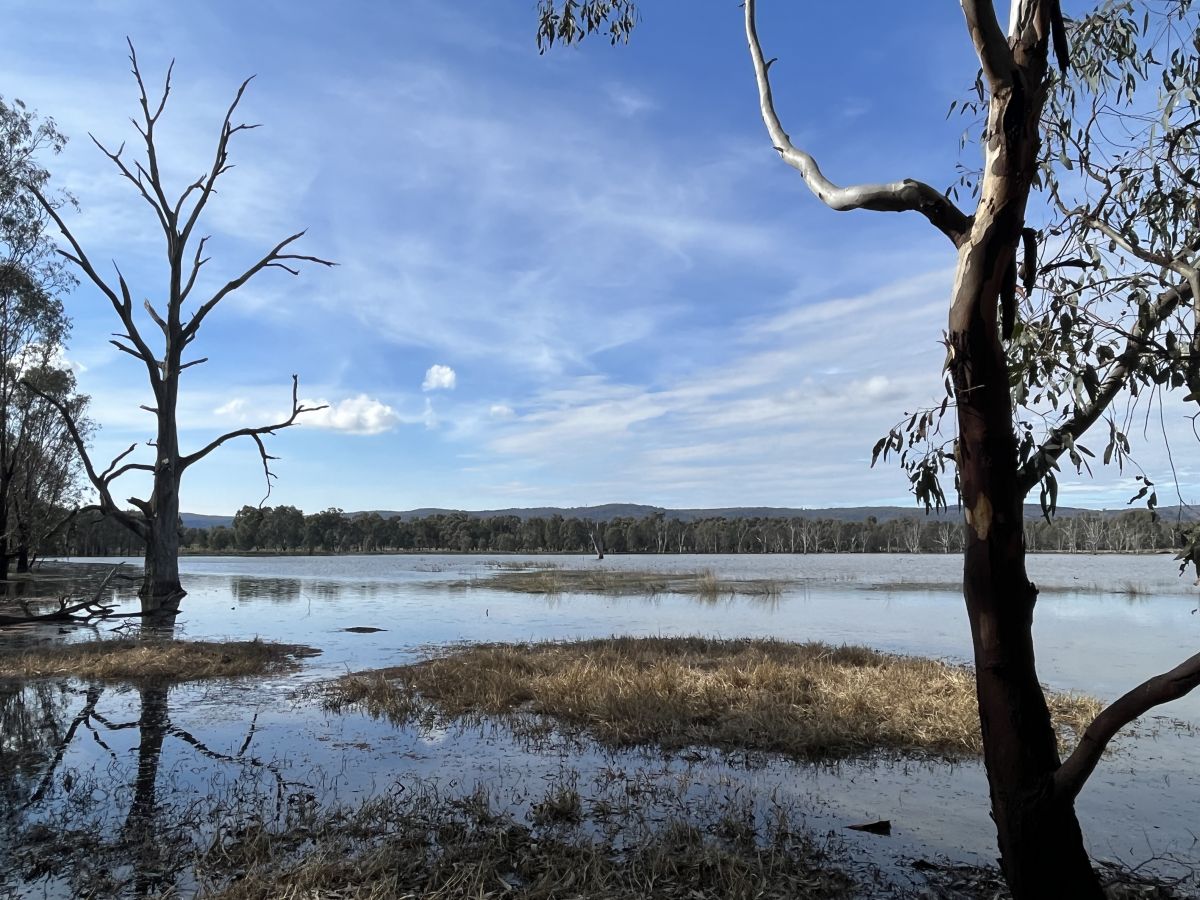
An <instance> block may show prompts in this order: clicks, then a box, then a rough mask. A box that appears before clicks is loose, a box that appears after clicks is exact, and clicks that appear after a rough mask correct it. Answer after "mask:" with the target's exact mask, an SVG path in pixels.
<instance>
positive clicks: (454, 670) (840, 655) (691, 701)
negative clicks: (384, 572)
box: [328, 637, 1100, 759]
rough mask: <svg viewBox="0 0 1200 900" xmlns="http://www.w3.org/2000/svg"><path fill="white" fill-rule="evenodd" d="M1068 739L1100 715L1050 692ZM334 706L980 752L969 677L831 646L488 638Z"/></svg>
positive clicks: (721, 739) (740, 744) (826, 751)
mask: <svg viewBox="0 0 1200 900" xmlns="http://www.w3.org/2000/svg"><path fill="white" fill-rule="evenodd" d="M1048 699H1049V703H1050V708H1051V713H1052V715H1053V717H1054V720H1055V723H1056V725H1057V726H1058V729H1059V732H1060V735H1061V736H1062V738H1063V739H1064V742H1066V741H1067V740H1068V739H1069V738H1070V736H1071V735H1078V734H1081V733H1082V731H1083V729H1084V728H1086V726H1087V724H1088V723H1089V722H1091V720H1092V718H1093V717H1094V716H1095V715H1096V713H1098V712H1099V710H1100V703H1099V701H1097V700H1094V699H1092V698H1089V697H1082V696H1078V695H1074V694H1061V693H1051V694H1050V695H1049V697H1048ZM328 702H329V704H330V705H331V706H333V707H334V708H342V707H348V706H358V707H361V708H363V709H365V710H366V711H367V712H369V713H370V714H371V715H375V716H381V717H387V718H389V719H391V720H393V721H396V722H400V723H408V722H414V721H416V722H421V721H426V722H428V721H434V720H437V719H438V718H442V719H462V718H467V719H476V718H478V717H482V716H491V717H499V718H502V719H503V720H505V722H506V724H508V725H509V726H510V727H512V728H513V729H514V730H515V731H516V732H517V733H519V734H526V735H536V734H539V733H542V732H544V731H545V728H546V722H547V720H548V719H549V720H553V721H554V722H556V723H558V724H561V725H565V726H567V727H568V728H571V729H574V730H577V731H582V732H584V733H587V734H589V735H590V736H591V737H593V738H594V739H596V740H598V741H600V742H602V743H605V744H609V745H615V746H626V745H637V744H648V745H656V746H659V747H662V748H664V749H667V750H672V749H680V748H683V747H687V746H691V745H707V746H713V747H718V748H721V749H726V750H750V751H770V752H779V753H784V754H788V755H791V756H796V757H803V758H815V759H819V758H834V757H850V756H858V755H864V754H869V753H872V752H875V751H890V752H898V753H916V754H931V755H939V756H946V757H965V756H974V755H977V754H979V753H980V752H982V745H981V743H980V737H979V718H978V711H977V710H978V708H977V706H976V698H975V681H974V675H973V673H972V672H971V670H969V669H967V668H965V667H961V666H952V665H948V664H946V663H942V662H938V661H936V660H929V659H920V658H916V657H908V656H897V655H894V654H888V653H880V652H878V651H875V650H871V649H868V648H865V647H832V646H829V645H827V644H821V643H804V644H798V643H787V642H784V641H773V640H732V641H727V640H708V639H704V638H664V637H655V638H632V637H621V638H608V639H603V640H586V641H575V642H570V643H555V642H546V643H534V644H481V645H474V646H467V647H463V648H459V649H456V650H454V651H453V652H450V653H448V654H446V655H441V656H435V657H432V658H430V659H427V660H424V661H422V662H419V663H416V664H413V665H407V666H398V667H395V668H390V669H384V670H380V671H376V672H368V673H361V674H355V675H348V676H345V677H343V678H341V679H339V680H338V681H337V682H335V683H334V684H333V685H332V686H331V687H330V692H329V695H328Z"/></svg>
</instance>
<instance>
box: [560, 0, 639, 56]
mask: <svg viewBox="0 0 1200 900" xmlns="http://www.w3.org/2000/svg"><path fill="white" fill-rule="evenodd" d="M637 20H638V15H637V5H636V4H635V3H634V2H633V0H562V2H561V3H560V2H559V0H538V31H537V44H538V50H539V51H540V52H542V53H545V52H546V51H547V50H548V49H550V48H551V47H553V46H554V43H555V41H557V42H558V43H560V44H563V45H566V46H570V45H571V44H576V43H578V42H579V41H582V40H583V39H584V38H585V37H587V36H588V35H590V34H598V33H599V34H606V35H607V36H608V39H609V41H610V42H611V43H612V44H614V45H615V44H618V43H622V42H624V43H628V41H629V35H630V32H632V31H633V28H634V26H635V25H636V24H637Z"/></svg>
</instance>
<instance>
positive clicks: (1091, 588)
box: [0, 555, 1200, 896]
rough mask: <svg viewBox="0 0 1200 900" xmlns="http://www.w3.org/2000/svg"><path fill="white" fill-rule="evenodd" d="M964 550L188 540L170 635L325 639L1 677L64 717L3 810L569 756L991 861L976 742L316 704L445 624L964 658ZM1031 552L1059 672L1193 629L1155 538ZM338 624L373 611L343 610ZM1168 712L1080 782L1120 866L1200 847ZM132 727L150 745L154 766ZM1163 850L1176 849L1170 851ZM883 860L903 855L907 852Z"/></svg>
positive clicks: (1140, 660)
mask: <svg viewBox="0 0 1200 900" xmlns="http://www.w3.org/2000/svg"><path fill="white" fill-rule="evenodd" d="M522 563H530V564H540V565H549V566H561V567H565V568H584V567H586V568H598V569H611V570H616V569H624V570H638V571H655V572H664V573H667V572H697V571H700V570H704V569H711V570H713V571H714V572H715V574H716V575H717V576H718V577H720V578H727V579H751V578H760V579H773V580H777V581H779V582H781V583H782V584H783V585H784V590H783V591H782V593H781V595H780V596H779V597H778V598H777V599H772V600H762V599H757V598H745V597H730V598H723V599H720V600H717V601H715V602H713V601H704V600H700V599H697V598H694V597H683V596H678V595H669V594H663V595H656V596H640V595H639V596H630V597H612V596H597V595H582V594H581V595H573V594H563V595H555V596H542V595H530V594H520V593H511V592H506V591H498V590H495V589H493V588H488V587H485V586H484V584H485V582H486V580H487V579H488V578H490V577H491V576H492V575H493V574H495V572H496V571H497V568H498V567H499V566H512V565H517V564H522ZM961 564H962V563H961V558H960V557H957V556H901V555H845V556H835V555H822V556H785V555H778V556H748V555H742V556H695V557H688V556H619V557H610V558H608V559H605V560H604V561H602V562H600V561H596V560H594V559H591V558H587V557H578V556H575V557H567V556H550V557H522V556H458V555H454V556H449V555H429V556H418V555H404V556H361V557H353V556H341V557H278V558H271V557H251V558H247V557H189V558H186V559H185V560H183V561H182V565H181V567H182V569H183V572H184V582H185V587H186V588H187V590H188V596H187V597H186V598H185V599H184V601H183V612H182V615H181V616H180V619H179V629H178V630H179V632H180V633H182V635H183V636H185V637H188V638H197V639H199V638H216V637H238V638H244V637H247V636H250V635H261V636H263V637H265V638H269V639H272V640H280V641H287V642H296V643H305V644H310V645H312V646H315V647H318V648H320V649H321V650H322V651H323V652H322V655H321V656H319V657H316V658H315V659H311V660H307V661H305V664H304V668H303V669H302V670H301V672H300V673H298V674H292V675H288V676H284V677H281V678H276V679H268V680H266V681H261V680H256V681H250V682H244V683H235V684H232V685H221V686H212V685H208V686H202V687H196V686H181V687H177V688H174V689H172V690H171V691H170V692H160V694H156V693H154V692H153V691H148V690H119V689H113V688H106V689H104V690H101V691H99V693H97V692H96V689H94V688H93V689H92V691H91V693H89V692H88V689H87V688H86V686H82V685H72V684H64V685H54V686H48V685H41V686H37V687H35V686H24V687H15V686H9V688H8V689H7V691H0V700H3V701H4V702H5V703H6V704H7V705H9V706H12V705H14V704H15V705H24V706H25V707H28V708H29V709H31V710H34V712H32V713H31V714H30V715H31V716H43V717H45V718H48V719H53V720H54V721H55V723H56V724H55V728H54V729H52V733H53V736H54V738H53V739H51V738H49V737H48V738H47V739H46V740H45V742H44V743H45V746H44V747H42V748H41V751H40V752H34V751H32V750H31V751H28V752H25V753H24V755H23V756H22V755H21V754H19V753H16V752H14V751H12V750H11V748H10V749H9V750H8V751H4V750H0V770H3V784H2V785H0V802H4V803H5V804H6V808H5V813H4V815H5V819H6V821H7V822H8V823H9V824H14V823H15V824H20V823H26V824H27V823H28V821H30V820H31V819H36V818H37V817H39V816H41V817H44V818H45V820H46V821H48V822H49V821H53V820H54V819H55V816H56V815H59V814H60V813H61V810H62V808H63V805H64V804H66V803H68V802H69V800H70V796H69V795H70V791H69V790H64V788H63V784H62V780H63V778H64V777H65V773H68V772H76V773H79V774H78V775H76V776H74V778H73V779H72V780H75V779H78V778H82V777H84V776H85V775H90V777H91V778H92V780H93V782H96V783H97V784H99V785H101V786H100V787H96V788H95V790H97V791H100V792H101V793H103V795H104V797H105V800H104V804H106V805H107V806H108V807H110V808H111V815H112V817H113V821H114V822H124V823H126V825H127V823H128V820H129V817H130V816H131V814H132V812H133V811H134V810H135V809H136V808H138V805H139V804H141V805H142V806H143V807H144V806H145V804H146V803H147V800H148V798H149V802H150V803H151V805H158V806H162V805H167V804H170V803H173V802H175V803H177V802H182V801H183V800H185V799H186V798H187V797H188V796H191V795H196V794H202V793H204V792H205V791H208V792H212V791H216V790H220V789H226V788H227V787H228V786H229V785H232V784H236V783H244V782H245V781H246V780H247V779H250V780H253V779H255V778H260V779H265V780H264V781H263V783H264V784H266V783H267V782H270V781H271V780H272V779H273V780H274V781H275V782H276V783H280V782H285V783H287V784H290V785H303V786H305V790H306V791H308V792H310V793H311V794H312V795H313V796H314V797H316V798H318V799H319V800H320V801H330V800H347V799H352V798H354V797H359V796H368V795H371V794H373V793H378V792H380V791H383V790H387V789H388V786H389V785H390V784H391V783H392V782H393V781H394V780H395V779H396V778H410V777H412V778H415V777H419V778H433V779H437V780H438V781H439V782H440V783H442V784H445V785H446V786H448V787H461V788H462V789H464V790H468V789H470V787H471V786H472V785H474V784H475V783H483V784H487V785H488V786H489V787H491V788H493V789H496V790H499V791H500V792H502V793H503V792H507V793H508V795H510V796H512V797H514V798H518V797H527V796H530V795H532V794H534V793H536V791H535V790H534V788H535V787H536V786H537V785H538V784H540V783H542V782H544V781H545V779H547V778H550V777H553V776H554V775H556V774H561V773H562V772H563V771H564V768H565V767H566V768H570V769H571V770H572V771H573V772H577V773H580V775H581V776H582V778H583V780H584V783H586V782H587V780H588V778H590V777H592V776H593V775H594V774H595V773H597V772H609V773H611V772H613V771H619V772H623V773H632V772H638V773H641V777H644V778H646V779H649V780H651V781H653V780H656V779H657V780H670V781H671V782H672V783H673V784H675V785H679V784H684V783H686V785H687V790H688V791H693V792H699V793H704V792H710V793H711V792H713V791H720V792H725V793H726V794H728V793H729V792H731V791H732V792H734V793H742V794H744V795H745V796H746V797H747V798H750V799H751V800H752V802H755V803H762V802H764V800H763V798H766V797H772V798H775V799H776V800H778V799H779V798H781V797H782V798H785V799H786V800H788V801H789V802H790V803H792V804H794V805H795V806H796V807H798V808H800V809H802V810H803V811H804V815H805V818H806V821H807V823H808V824H809V825H810V827H812V828H814V829H816V830H817V831H825V830H829V831H834V832H836V833H837V834H838V835H839V837H840V838H841V839H844V840H845V841H847V842H849V844H850V845H851V849H852V850H853V851H855V852H858V853H861V854H862V855H863V856H866V857H870V858H872V859H875V860H879V859H885V860H887V859H890V860H893V861H895V860H902V859H904V858H909V859H911V858H921V857H925V858H933V857H939V856H941V857H947V858H949V859H951V860H956V861H966V862H974V863H979V862H990V861H991V860H993V859H994V856H995V851H994V836H993V832H992V829H991V827H990V821H989V819H988V815H987V809H986V802H985V801H986V796H987V788H986V782H985V780H984V777H983V773H982V771H981V767H980V766H979V765H978V764H977V763H964V764H958V765H954V766H949V765H946V764H943V763H940V762H895V761H891V762H888V761H861V762H853V763H843V764H841V765H838V766H836V767H829V766H814V765H802V764H797V763H793V762H789V761H786V760H780V759H771V758H762V759H755V760H753V761H750V762H751V763H752V764H747V761H746V760H739V759H729V758H724V757H722V756H720V755H719V754H711V753H703V754H699V755H698V756H699V758H689V759H683V758H672V759H663V758H662V757H661V756H658V755H655V754H653V753H645V752H622V753H612V752H605V751H600V750H597V749H595V748H583V749H581V748H578V747H576V748H574V749H572V750H571V751H570V752H568V751H567V750H566V749H563V748H561V747H560V749H559V751H558V752H554V751H553V750H549V751H548V750H546V749H545V748H543V749H541V750H538V749H533V748H528V747H522V746H520V745H518V744H515V743H513V742H512V741H511V740H509V739H508V737H507V735H506V733H505V732H504V730H503V729H501V728H495V727H488V726H484V727H482V728H476V729H449V730H446V729H433V730H428V729H427V730H420V729H409V728H395V727H393V726H391V725H388V724H386V723H380V722H374V721H371V720H369V719H367V718H365V717H363V716H361V715H357V714H348V715H339V714H333V713H329V712H326V711H324V710H322V709H321V707H320V705H319V703H318V702H316V700H315V699H314V698H313V696H312V691H311V688H312V687H313V686H315V685H316V684H318V683H319V682H321V681H324V680H327V679H328V678H330V677H333V676H336V675H339V674H342V673H344V672H347V671H354V670H360V669H367V668H373V667H378V666H384V665H394V664H396V663H399V662H405V661H409V660H412V659H414V658H417V657H419V656H420V655H421V654H423V653H425V652H428V650H429V649H430V648H432V647H438V646H442V645H446V644H449V643H454V642H461V641H520V640H538V639H571V638H581V637H593V636H608V635H612V634H633V635H652V634H662V635H692V634H701V635H709V636H720V637H759V636H767V637H775V638H780V639H784V640H798V641H804V640H823V641H828V642H832V643H843V642H845V643H861V644H866V645H869V646H872V647H875V648H878V649H882V650H887V651H895V652H902V653H913V654H920V655H927V656H934V657H939V658H943V659H947V660H951V661H967V660H968V659H969V656H970V639H969V634H968V631H967V623H966V615H965V612H964V610H963V606H962V601H961V598H960V597H959V596H958V595H957V594H956V593H955V585H956V582H957V581H958V579H959V577H960V570H961ZM1029 568H1030V574H1031V577H1032V578H1033V579H1034V581H1035V582H1037V583H1038V584H1039V585H1040V586H1041V587H1042V589H1043V591H1042V595H1041V599H1040V601H1039V603H1038V608H1037V617H1036V629H1035V630H1036V636H1037V648H1038V654H1039V662H1040V672H1041V676H1042V679H1043V681H1045V682H1047V683H1048V684H1050V685H1051V686H1053V687H1055V688H1059V689H1068V690H1080V691H1086V692H1088V693H1091V694H1094V695H1097V696H1100V697H1101V698H1103V699H1113V698H1115V697H1116V696H1118V695H1119V694H1121V693H1122V692H1123V691H1125V690H1127V689H1129V688H1130V687H1132V686H1133V685H1134V684H1136V683H1138V682H1139V681H1141V680H1143V679H1144V678H1146V677H1148V676H1150V675H1152V674H1155V673H1157V672H1160V671H1163V670H1165V669H1167V668H1170V667H1171V666H1173V665H1175V664H1177V663H1178V662H1179V661H1181V660H1182V659H1184V658H1186V657H1188V656H1190V655H1192V654H1193V653H1195V652H1196V650H1197V647H1198V646H1200V614H1197V613H1196V608H1197V589H1196V588H1195V587H1194V586H1193V584H1192V579H1191V577H1190V576H1185V577H1180V576H1179V572H1178V567H1177V565H1176V564H1175V563H1173V562H1172V560H1171V559H1170V558H1169V557H1166V556H1114V555H1105V556H1062V555H1044V556H1041V555H1039V556H1034V557H1031V559H1030V564H1029ZM130 602H132V600H131V599H130ZM350 626H369V627H373V628H380V629H385V630H383V631H379V632H376V633H372V634H357V633H349V632H346V631H344V630H343V629H345V628H347V627H350ZM54 631H57V630H54ZM21 639H22V640H29V639H46V640H61V639H63V638H62V637H61V636H59V635H57V633H55V634H45V635H43V636H41V637H40V638H39V637H37V636H31V635H24V636H22V637H21ZM306 688H308V689H309V690H306ZM89 703H91V704H92V706H91V711H93V712H94V713H95V714H96V715H95V716H91V715H88V716H85V721H84V723H83V724H82V726H81V727H79V728H78V729H77V732H76V734H75V735H74V736H73V737H72V739H71V740H69V741H66V742H65V744H64V742H63V740H62V739H63V737H64V736H65V735H66V733H67V731H68V728H69V725H70V723H71V722H72V721H74V720H75V719H78V718H79V717H80V715H81V713H82V712H86V711H87V709H88V704H89ZM1160 712H1161V714H1162V715H1161V716H1160V717H1159V718H1155V719H1152V720H1150V721H1148V722H1146V723H1144V724H1143V726H1142V727H1141V729H1140V730H1139V733H1138V734H1136V735H1134V736H1132V737H1128V738H1125V739H1124V740H1122V742H1121V744H1120V746H1119V747H1118V748H1117V750H1116V751H1115V752H1113V753H1111V754H1110V755H1109V756H1108V757H1107V758H1106V760H1105V761H1104V762H1103V763H1102V765H1101V768H1100V769H1099V770H1098V771H1097V773H1096V775H1095V776H1094V777H1093V779H1092V781H1091V782H1090V783H1089V785H1088V786H1087V788H1086V789H1085V791H1084V794H1083V795H1082V796H1081V798H1080V803H1079V809H1080V815H1081V818H1082V820H1083V825H1084V830H1085V833H1086V834H1087V835H1088V839H1089V845H1090V847H1091V850H1092V852H1093V854H1094V855H1096V856H1099V857H1104V858H1117V859H1121V860H1123V861H1125V862H1127V863H1134V864H1136V863H1139V862H1141V861H1143V860H1146V859H1149V858H1151V857H1163V856H1171V855H1174V856H1176V857H1179V858H1181V859H1183V860H1185V861H1188V862H1192V863H1195V862H1198V861H1200V844H1198V843H1197V834H1198V833H1200V825H1198V824H1197V823H1198V822H1200V816H1198V815H1197V814H1196V810H1197V809H1200V773H1198V771H1197V767H1196V765H1195V762H1196V759H1197V753H1196V751H1197V749H1198V748H1200V743H1198V741H1200V737H1198V736H1197V735H1196V734H1195V728H1196V727H1200V696H1193V697H1189V698H1185V699H1184V700H1181V701H1178V702H1176V703H1175V704H1172V705H1171V706H1169V707H1165V708H1163V709H1162V710H1161V711H1160ZM1164 717H1170V719H1171V721H1168V720H1167V719H1165V718H1164ZM109 726H113V727H109ZM45 730H46V729H45V728H43V731H45ZM36 743H37V742H36V741H33V742H32V744H31V746H33V745H34V744H36ZM60 746H61V748H62V753H61V758H59V759H58V761H57V762H55V761H54V757H55V754H56V753H57V752H58V749H59V748H60ZM147 747H149V749H150V750H154V751H155V752H154V754H153V771H150V772H148V771H147V765H148V762H149V761H148V759H147V756H148V750H147ZM35 749H36V748H35ZM251 758H253V762H251V761H249V760H250V759H251ZM17 763H19V765H18V764H17ZM264 764H269V765H264ZM51 770H53V773H52V776H51V777H50V779H48V780H47V779H46V778H45V773H46V772H48V771H51ZM97 773H99V774H97ZM39 791H40V795H38V792H39ZM34 796H37V800H36V802H33V803H29V798H30V797H34ZM513 802H514V806H515V807H519V806H520V802H518V801H517V800H514V801H513ZM26 803H28V808H27V809H26V810H24V811H21V810H20V809H19V808H20V806H22V805H23V804H26ZM876 819H890V820H891V821H892V823H893V827H894V836H893V837H892V838H880V837H876V836H872V835H861V834H859V833H857V832H848V831H845V830H844V826H845V825H847V824H852V823H855V822H863V821H873V820H876ZM0 856H2V851H0ZM0 861H2V860H0ZM1159 866H1160V868H1163V869H1164V871H1169V870H1170V866H1169V864H1168V863H1160V864H1159ZM885 867H889V868H891V869H892V871H901V870H902V868H903V864H902V863H895V862H894V863H893V864H887V863H886V862H885ZM66 884H67V883H66V882H65V881H64V882H55V881H54V879H50V880H49V881H46V882H42V883H40V884H39V885H38V886H37V890H36V891H34V890H33V887H34V886H32V885H28V884H27V885H25V886H24V888H22V890H21V892H22V893H28V894H30V895H34V896H40V895H41V893H40V892H45V891H47V890H50V893H54V890H51V888H54V889H57V890H59V892H60V893H62V892H64V891H69V887H65V886H64V885H66ZM0 885H3V881H2V880H0ZM48 885H49V887H48ZM14 889H15V888H14Z"/></svg>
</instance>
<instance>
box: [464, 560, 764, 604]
mask: <svg viewBox="0 0 1200 900" xmlns="http://www.w3.org/2000/svg"><path fill="white" fill-rule="evenodd" d="M461 586H464V587H487V588H493V589H495V590H501V591H515V592H517V593H521V594H625V595H629V594H651V595H653V594H684V595H688V596H693V597H700V598H702V599H711V600H717V599H719V598H721V597H732V596H734V595H737V596H748V597H764V598H768V599H776V598H778V597H779V595H780V594H781V593H782V592H783V587H784V585H783V583H782V582H780V581H777V580H774V579H765V578H764V579H753V578H751V579H725V578H718V577H717V576H716V574H715V573H714V572H713V571H712V570H711V569H704V570H702V571H700V572H626V571H617V570H612V569H560V568H557V567H554V566H550V567H546V568H528V567H518V566H513V567H504V568H502V569H501V570H500V571H499V572H497V573H496V574H494V575H491V576H489V577H488V578H485V579H480V580H475V581H471V582H465V583H463V584H462V585H461Z"/></svg>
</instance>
